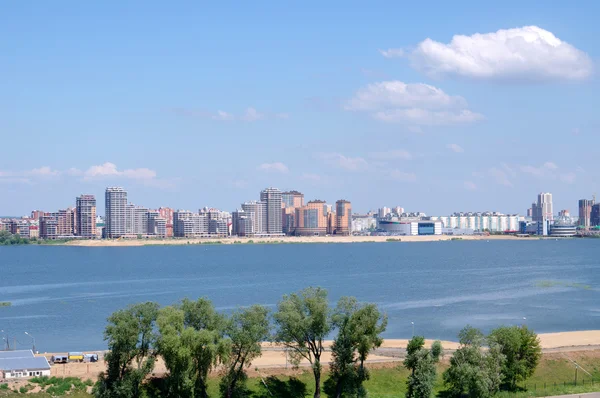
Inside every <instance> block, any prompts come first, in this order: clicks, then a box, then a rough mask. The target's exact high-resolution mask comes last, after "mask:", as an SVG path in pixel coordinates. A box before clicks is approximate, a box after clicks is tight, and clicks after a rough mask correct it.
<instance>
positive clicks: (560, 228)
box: [549, 212, 577, 237]
mask: <svg viewBox="0 0 600 398" xmlns="http://www.w3.org/2000/svg"><path fill="white" fill-rule="evenodd" d="M576 233H577V226H576V225H575V223H574V222H573V220H572V219H571V217H570V216H569V215H568V212H567V214H564V213H563V214H562V215H560V216H559V217H558V218H557V219H556V220H554V223H553V224H552V225H550V231H549V234H550V236H555V237H571V236H574V235H575V234H576Z"/></svg>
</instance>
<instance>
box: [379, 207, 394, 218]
mask: <svg viewBox="0 0 600 398" xmlns="http://www.w3.org/2000/svg"><path fill="white" fill-rule="evenodd" d="M391 213H392V209H390V208H389V207H382V208H381V209H379V211H378V212H377V215H378V216H379V218H385V217H387V215H388V214H391Z"/></svg>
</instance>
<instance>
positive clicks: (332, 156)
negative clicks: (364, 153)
mask: <svg viewBox="0 0 600 398" xmlns="http://www.w3.org/2000/svg"><path fill="white" fill-rule="evenodd" d="M317 157H319V158H320V159H322V160H324V161H325V162H327V163H329V164H330V165H332V166H334V167H337V168H340V169H344V170H348V171H361V170H366V169H367V168H368V167H369V163H368V162H367V161H366V160H365V159H364V158H361V157H355V158H353V157H347V156H344V155H342V154H341V153H334V152H331V153H320V154H317Z"/></svg>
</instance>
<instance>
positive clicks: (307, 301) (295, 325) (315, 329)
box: [273, 287, 332, 398]
mask: <svg viewBox="0 0 600 398" xmlns="http://www.w3.org/2000/svg"><path fill="white" fill-rule="evenodd" d="M273 318H274V320H275V326H276V333H275V336H274V340H275V342H278V343H281V344H283V345H284V346H285V347H287V348H289V349H291V352H290V358H291V360H292V363H293V364H294V365H296V366H298V364H299V363H300V361H301V360H302V358H305V359H306V360H307V361H308V362H309V363H310V365H311V368H312V372H313V376H314V379H315V394H314V398H320V397H321V371H322V366H321V355H322V354H323V351H324V348H323V339H324V338H325V337H326V336H327V335H328V334H329V332H330V331H331V329H332V321H331V316H330V310H329V307H328V303H327V291H326V290H324V289H321V288H314V287H310V288H307V289H304V290H302V291H301V292H299V293H293V294H290V295H285V296H283V299H282V300H281V301H280V302H279V304H278V306H277V312H276V313H275V314H274V316H273Z"/></svg>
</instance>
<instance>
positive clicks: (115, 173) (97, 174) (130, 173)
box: [83, 162, 156, 180]
mask: <svg viewBox="0 0 600 398" xmlns="http://www.w3.org/2000/svg"><path fill="white" fill-rule="evenodd" d="M105 177H123V178H128V179H132V180H151V179H153V178H156V172H155V171H154V170H150V169H147V168H145V167H142V168H139V169H125V170H119V169H118V168H117V165H115V164H114V163H111V162H106V163H104V164H101V165H97V166H91V167H90V168H89V169H87V170H86V171H85V172H84V173H83V179H84V180H93V179H99V178H105Z"/></svg>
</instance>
